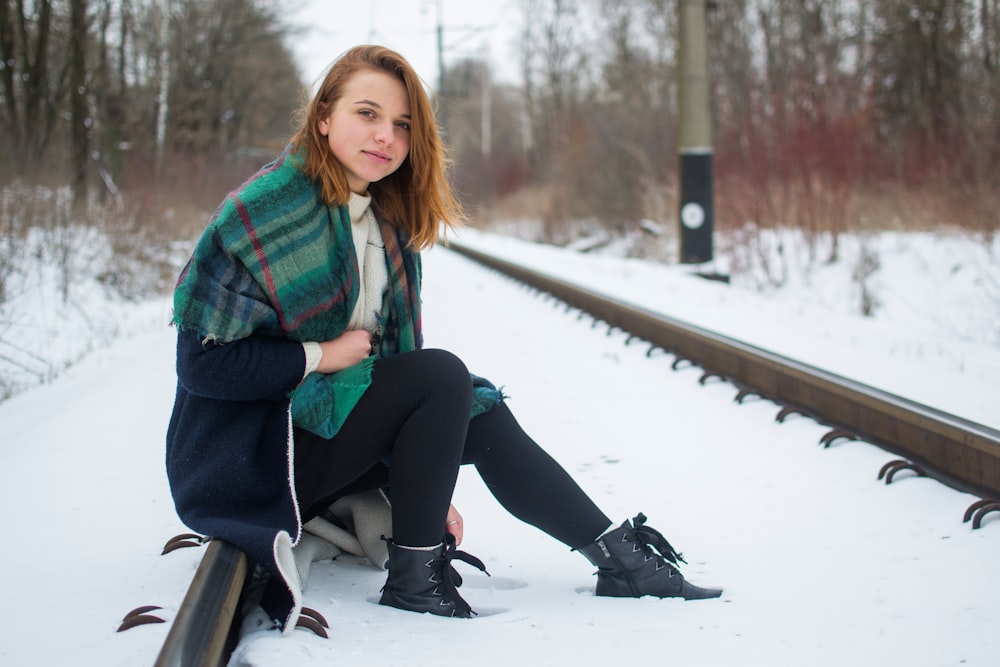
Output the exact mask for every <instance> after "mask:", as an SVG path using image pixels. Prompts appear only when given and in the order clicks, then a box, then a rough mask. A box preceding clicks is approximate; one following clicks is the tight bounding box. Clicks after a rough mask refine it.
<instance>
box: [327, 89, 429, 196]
mask: <svg viewBox="0 0 1000 667" xmlns="http://www.w3.org/2000/svg"><path fill="white" fill-rule="evenodd" d="M319 131H320V133H321V134H323V135H324V136H326V137H327V139H328V140H329V142H330V150H331V151H333V155H334V156H335V157H336V158H337V159H338V160H339V161H340V164H341V165H342V166H343V168H344V172H345V173H346V174H347V183H348V185H349V186H350V188H351V191H352V192H356V193H358V194H365V193H366V192H367V191H368V184H369V183H374V182H375V181H378V180H381V179H383V178H385V177H386V176H388V175H390V174H392V173H393V172H394V171H396V170H397V169H399V166H400V165H401V164H403V160H405V159H406V156H407V154H409V152H410V100H409V96H408V95H407V93H406V87H405V86H404V85H403V83H402V82H401V81H400V80H399V79H397V78H395V77H393V76H390V75H389V74H386V73H385V72H380V71H375V70H362V71H360V72H358V73H357V74H355V75H354V76H352V77H351V78H350V79H348V80H347V84H346V85H345V86H344V89H343V94H342V95H341V96H340V99H339V100H337V103H336V104H335V105H334V107H333V110H332V111H331V112H330V116H329V117H328V118H325V119H321V120H320V121H319Z"/></svg>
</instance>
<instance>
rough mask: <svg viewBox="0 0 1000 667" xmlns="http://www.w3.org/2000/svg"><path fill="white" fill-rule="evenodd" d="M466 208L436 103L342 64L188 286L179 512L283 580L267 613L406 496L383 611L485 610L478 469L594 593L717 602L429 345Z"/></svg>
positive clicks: (288, 612)
mask: <svg viewBox="0 0 1000 667" xmlns="http://www.w3.org/2000/svg"><path fill="white" fill-rule="evenodd" d="M461 220H462V215H461V210H460V206H459V205H458V203H457V202H456V200H455V198H454V196H453V195H452V192H451V190H450V189H449V186H448V184H447V182H446V180H445V159H444V151H443V148H442V146H441V142H440V138H439V135H438V132H437V128H436V125H435V121H434V117H433V113H432V110H431V106H430V103H429V100H428V98H427V95H426V93H425V91H424V89H423V87H422V85H421V82H420V80H419V78H418V77H417V75H416V74H415V72H414V71H413V69H412V67H411V66H410V65H409V64H408V63H407V62H406V61H405V60H404V59H403V58H402V57H401V56H399V55H398V54H396V53H395V52H393V51H390V50H388V49H385V48H381V47H376V46H363V47H358V48H355V49H352V50H351V51H349V52H348V53H346V54H345V55H343V56H342V57H341V58H340V59H338V61H337V62H335V63H334V65H333V66H332V68H331V69H330V71H329V73H328V74H327V75H326V77H325V80H324V81H323V83H322V86H321V87H320V89H319V90H318V91H317V93H316V95H315V97H314V98H313V100H312V101H311V103H310V104H309V106H308V108H307V109H306V110H305V113H304V119H303V121H302V125H301V128H300V130H299V131H298V133H297V134H296V135H295V136H294V137H293V139H292V141H291V143H290V145H289V146H288V148H286V150H285V151H284V153H282V155H281V156H279V157H278V158H277V160H275V161H274V162H272V163H271V164H269V165H267V166H265V167H264V168H263V169H262V170H261V171H259V172H258V173H257V174H255V175H254V176H253V177H252V178H251V179H250V180H248V181H247V182H246V183H244V184H243V185H242V186H241V187H240V188H238V189H237V190H236V191H234V192H233V193H231V194H230V195H229V196H228V197H227V198H226V200H225V201H224V202H223V203H222V204H221V205H220V207H219V209H218V210H217V211H216V213H215V215H214V217H213V219H212V221H211V223H210V224H209V226H208V228H207V229H206V231H205V233H204V234H203V236H202V238H201V240H200V241H199V243H198V245H197V247H196V249H195V251H194V254H193V256H192V258H191V260H190V261H189V262H188V264H187V266H186V267H185V269H184V271H183V272H182V273H181V276H180V278H179V280H178V284H177V288H176V291H175V298H174V323H175V324H176V326H177V328H178V343H177V374H178V386H177V397H176V402H175V406H174V410H173V414H172V417H171V420H170V425H169V430H168V434H167V471H168V477H169V480H170V485H171V490H172V493H173V496H174V501H175V504H176V506H177V510H178V514H179V515H180V517H181V518H182V519H183V520H184V521H185V523H187V524H188V525H189V526H190V527H191V528H192V529H194V530H197V531H200V532H202V533H204V534H207V535H211V536H213V537H216V538H219V539H224V540H227V541H229V542H232V543H234V544H236V545H237V546H239V547H240V548H241V549H243V550H244V551H245V552H246V553H247V554H248V555H249V556H250V557H251V558H252V559H253V560H254V561H255V562H256V563H257V564H258V565H259V566H260V569H262V570H264V571H266V572H268V573H270V575H271V586H270V588H269V591H268V593H267V594H266V595H265V596H264V599H263V601H262V605H263V606H264V608H265V609H266V610H267V611H268V613H269V615H270V618H271V619H272V620H273V622H274V624H275V625H276V626H277V627H280V628H283V629H284V630H285V631H289V630H290V629H291V628H292V627H294V625H295V622H296V619H297V618H298V614H299V613H300V611H301V586H302V582H300V581H299V578H298V575H297V572H296V570H295V566H294V562H293V556H292V546H293V545H294V544H295V543H297V542H298V541H299V538H300V535H301V533H302V524H303V522H304V521H306V520H308V519H310V518H311V517H314V516H316V515H318V514H320V513H322V512H323V511H324V510H325V508H327V507H329V506H330V504H331V503H332V502H333V501H334V500H336V499H338V498H341V497H343V496H346V495H349V494H353V493H357V492H359V491H365V490H371V489H384V490H385V492H386V494H387V496H388V497H389V498H390V499H391V519H392V524H391V525H392V536H391V537H388V538H387V544H386V548H387V557H388V563H387V568H388V578H387V581H386V584H385V587H384V588H383V591H382V597H381V600H380V602H381V603H382V604H385V605H390V606H393V607H397V608H400V609H406V610H411V611H418V612H430V613H433V614H438V615H444V616H459V617H465V618H468V617H469V616H471V615H472V614H473V612H472V610H471V609H470V607H469V605H468V604H467V603H466V602H465V600H463V599H462V597H461V596H460V595H459V594H458V592H457V590H456V588H457V586H458V585H459V583H460V581H461V580H460V577H459V576H458V574H457V573H456V572H454V570H453V569H452V567H451V560H452V558H459V559H462V560H467V561H469V562H472V561H475V563H476V564H478V565H480V566H481V563H479V562H478V561H477V560H476V559H474V558H473V557H471V556H468V554H464V553H463V552H460V551H456V548H455V547H456V545H457V544H458V543H460V541H461V537H462V519H461V516H460V515H459V514H458V512H457V511H456V510H455V508H454V507H453V506H452V505H451V496H452V492H453V490H454V486H455V482H456V479H457V475H458V470H459V466H460V465H462V464H473V465H475V466H476V467H477V469H478V471H479V473H480V475H481V476H482V478H483V480H484V481H485V482H486V484H487V486H488V487H489V488H490V490H491V491H492V493H493V494H494V495H495V496H496V498H497V499H498V500H499V501H500V503H501V504H502V505H503V506H504V507H505V508H506V509H508V510H509V511H510V512H511V513H512V514H513V515H515V516H517V517H518V518H520V519H522V520H523V521H525V522H527V523H529V524H532V525H534V526H537V527H538V528H540V529H541V530H543V531H545V532H546V533H548V534H549V535H551V536H553V537H554V538H556V539H558V540H560V541H562V542H563V543H565V544H566V545H567V546H569V547H570V548H572V549H575V550H578V551H580V553H581V554H583V555H584V556H585V557H586V558H588V559H589V560H590V561H591V562H592V563H593V564H594V565H596V566H597V567H598V581H597V594H598V595H612V596H630V597H639V596H642V595H654V596H659V597H674V596H676V597H684V598H687V599H692V598H706V597H717V596H719V595H720V594H721V591H720V590H717V589H703V588H698V587H696V586H693V585H692V584H690V583H688V582H687V581H685V580H684V578H683V577H682V576H681V575H680V574H679V572H678V571H677V569H676V567H675V566H676V565H677V564H678V560H679V556H678V555H677V554H676V553H675V552H674V551H673V549H672V548H671V547H670V545H669V544H667V542H666V540H664V539H663V537H662V536H661V535H660V534H659V533H657V532H656V531H655V530H652V529H650V528H648V527H646V526H645V525H644V522H645V517H644V516H643V515H642V514H639V515H638V516H637V517H636V518H635V519H634V520H633V522H629V521H625V522H624V523H623V524H621V525H620V526H619V527H618V528H614V529H613V530H611V531H610V532H607V531H608V530H609V528H612V525H611V521H610V519H608V517H607V516H605V515H604V513H603V512H601V510H600V509H598V508H597V507H596V506H595V505H594V503H593V502H592V501H591V500H590V499H589V498H588V497H587V495H586V494H585V493H584V492H583V491H582V490H581V489H580V488H579V486H577V484H576V483H575V482H574V481H573V480H572V479H571V478H570V477H569V475H568V474H567V473H566V472H565V471H564V470H563V469H562V468H561V467H560V466H559V465H558V464H557V463H556V462H555V461H554V460H553V459H552V458H551V457H549V456H548V455H547V454H546V453H545V452H544V451H543V450H542V449H541V448H539V446H538V445H537V444H536V443H535V442H534V441H532V440H531V438H530V437H528V436H527V435H526V434H525V433H524V432H523V431H522V430H521V429H520V427H519V426H518V424H517V422H516V421H515V419H514V417H513V416H512V415H511V413H510V411H509V410H508V408H507V406H506V405H505V404H504V402H503V396H502V395H501V393H500V392H499V391H498V390H497V389H496V388H495V387H494V386H493V385H492V384H490V383H489V382H488V381H486V380H484V379H482V378H479V377H476V376H474V375H471V374H470V373H469V371H468V370H467V369H466V368H465V366H464V364H463V363H462V361H461V360H459V359H458V358H457V357H455V356H454V355H452V354H450V353H448V352H445V351H442V350H433V349H427V350H425V349H422V340H421V333H420V325H421V322H420V255H419V251H420V250H421V249H423V248H427V247H429V246H431V245H432V244H433V243H435V241H436V240H437V237H438V233H439V223H443V224H444V225H446V226H447V227H454V226H455V225H457V224H459V223H460V222H461Z"/></svg>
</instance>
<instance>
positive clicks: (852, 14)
mask: <svg viewBox="0 0 1000 667" xmlns="http://www.w3.org/2000/svg"><path fill="white" fill-rule="evenodd" d="M282 4H283V3H280V2H264V1H254V0H218V1H216V2H201V1H200V0H89V1H88V0H63V1H57V0H35V1H34V2H31V1H28V0H0V127H2V128H3V134H4V143H3V144H2V145H0V175H2V176H3V178H4V180H5V181H7V180H10V179H12V178H14V177H18V178H22V179H25V178H26V179H36V180H42V181H50V182H53V183H64V184H71V185H72V186H73V192H74V194H75V198H77V199H79V198H80V197H82V196H90V197H93V196H106V195H107V194H108V193H114V192H116V191H124V192H126V193H129V192H149V191H150V189H161V190H162V189H163V188H167V189H168V190H169V189H170V188H173V189H174V190H173V191H174V192H175V193H176V192H178V191H180V192H182V194H183V196H184V197H186V198H188V199H198V198H200V197H203V198H204V200H205V202H213V201H215V200H217V199H218V196H219V194H220V193H221V192H223V191H224V190H223V189H222V188H223V187H224V186H223V184H225V186H232V185H234V184H235V182H236V181H237V180H238V179H239V177H240V176H242V175H245V174H244V173H243V172H245V170H246V168H247V165H251V164H256V163H259V162H260V160H261V158H263V157H265V156H268V155H270V154H271V153H272V152H273V151H274V150H275V148H276V147H278V146H280V145H281V143H282V142H283V141H284V140H285V139H287V137H288V136H289V134H290V133H291V126H290V124H289V123H290V119H291V117H292V115H293V112H294V109H295V108H296V107H297V106H298V105H299V103H300V101H301V94H302V87H303V84H302V82H301V77H300V76H299V74H298V72H297V70H296V67H295V64H294V62H293V59H292V56H291V53H290V51H289V48H288V44H289V43H290V40H291V39H293V38H294V30H293V27H292V26H290V25H288V24H287V23H285V22H284V20H283V13H282V11H281V5H282ZM677 4H678V3H677V0H631V1H625V2H622V1H621V0H521V1H520V2H519V3H518V4H517V5H516V10H517V11H512V12H511V20H513V21H519V22H520V23H521V24H522V25H523V29H522V40H521V45H520V46H521V49H520V53H521V62H520V65H521V70H522V72H523V77H522V80H521V81H520V82H519V84H517V85H499V84H495V83H494V82H493V80H492V76H491V73H490V63H489V62H484V61H482V60H478V59H475V58H465V59H459V56H457V55H455V56H450V55H449V56H448V57H447V59H446V70H445V72H444V73H443V74H444V76H443V77H442V80H441V82H440V83H441V84H442V89H441V90H439V91H435V92H436V94H437V96H438V99H439V102H440V121H441V123H442V126H443V128H444V129H445V132H446V136H447V139H448V141H449V144H450V146H451V148H452V152H453V156H454V160H455V168H454V178H455V181H456V184H457V185H458V188H459V190H460V191H461V192H462V195H463V197H464V198H465V200H466V201H467V202H468V203H469V204H470V206H471V207H472V208H473V209H474V210H480V211H482V212H483V213H484V214H486V213H490V212H493V213H494V214H495V215H498V216H499V215H503V214H510V215H513V214H517V215H530V216H534V217H536V218H541V219H543V220H545V221H546V224H547V225H548V227H547V228H548V229H549V231H550V234H551V236H552V237H553V238H559V237H561V236H565V235H566V234H571V233H572V226H571V224H570V221H575V220H579V219H582V218H589V219H596V220H599V221H601V223H602V224H604V225H606V226H607V227H609V228H611V229H617V230H627V229H630V228H634V227H636V226H637V225H639V224H640V222H641V221H642V220H643V219H647V218H651V219H654V220H657V221H669V220H670V219H672V218H673V217H674V216H675V214H676V212H675V208H674V207H675V201H676V195H675V191H676V176H677V174H676V171H677V156H676V141H675V138H676V108H677V104H676V102H677V48H676V47H677V41H678V35H677V14H678V11H677ZM706 4H707V6H708V10H707V12H708V13H707V16H708V48H709V58H710V68H711V71H710V76H711V84H712V89H713V108H712V117H713V127H714V147H715V154H716V160H715V165H716V174H717V188H716V192H717V194H716V198H717V224H718V225H720V226H723V227H725V226H727V225H730V226H739V225H743V224H746V223H752V224H755V225H761V226H770V225H786V224H787V225H795V226H804V227H807V228H815V229H832V230H834V231H839V230H843V229H846V228H850V227H852V226H856V225H859V224H860V225H865V224H876V225H886V224H902V225H923V224H930V223H949V224H950V223H954V224H961V225H966V226H972V227H977V228H978V227H984V228H986V229H989V230H994V229H996V227H997V222H996V218H997V216H996V214H995V213H994V211H995V210H997V208H998V201H997V195H996V194H995V193H996V191H997V190H998V187H997V186H998V185H1000V182H998V181H1000V176H998V168H997V166H996V165H997V164H998V158H1000V155H998V152H1000V110H998V104H1000V0H916V1H911V2H903V1H901V0H863V1H862V0H721V1H715V2H707V3H706ZM404 55H405V54H404ZM435 83H438V82H435ZM175 198H176V195H175ZM918 218H919V219H918Z"/></svg>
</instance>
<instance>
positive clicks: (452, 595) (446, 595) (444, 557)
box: [428, 533, 490, 614]
mask: <svg viewBox="0 0 1000 667" xmlns="http://www.w3.org/2000/svg"><path fill="white" fill-rule="evenodd" d="M453 560H460V561H462V562H463V563H468V564H469V565H471V566H473V567H475V568H476V569H478V570H479V571H480V572H483V573H484V574H486V576H487V577H488V576H490V573H489V572H487V571H486V565H484V564H483V561H481V560H479V559H478V558H476V557H475V556H473V555H472V554H470V553H467V552H465V551H460V550H459V549H458V547H457V545H456V544H455V536H454V535H452V534H451V533H447V534H446V535H445V540H444V551H443V552H442V554H441V557H440V558H435V559H433V560H431V561H429V562H428V565H431V564H433V566H432V572H434V573H435V574H431V577H430V582H431V583H433V584H437V588H435V589H434V592H435V594H437V595H440V596H441V597H442V600H441V604H453V605H455V607H456V608H458V609H462V610H463V611H465V612H468V613H471V614H475V613H476V612H474V611H473V610H472V607H470V606H469V603H468V602H466V601H465V600H464V599H463V598H462V596H461V595H459V593H458V587H459V586H461V585H462V575H460V574H459V573H458V571H457V570H456V569H455V568H454V567H453V566H452V564H451V562H452V561H453ZM437 572H441V575H442V576H441V581H438V580H437V576H436V573H437Z"/></svg>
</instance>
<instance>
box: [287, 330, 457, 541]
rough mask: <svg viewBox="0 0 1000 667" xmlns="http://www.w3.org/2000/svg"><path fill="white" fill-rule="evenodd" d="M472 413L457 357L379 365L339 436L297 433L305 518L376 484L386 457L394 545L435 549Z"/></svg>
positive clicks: (426, 353)
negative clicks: (335, 499)
mask: <svg viewBox="0 0 1000 667" xmlns="http://www.w3.org/2000/svg"><path fill="white" fill-rule="evenodd" d="M471 407H472V381H471V378H470V376H469V372H468V369H466V367H465V364H463V363H462V361H461V360H460V359H458V357H456V356H455V355H453V354H451V353H449V352H445V351H442V350H418V351H415V352H408V353H405V354H400V355H396V356H393V357H387V358H385V359H379V360H377V361H376V362H375V365H374V369H373V371H372V384H371V386H370V387H369V388H368V390H367V391H366V392H365V394H364V396H362V397H361V400H360V401H359V402H358V404H357V406H356V407H355V408H354V410H352V411H351V414H350V416H349V417H348V418H347V421H346V422H345V423H344V425H343V426H342V427H341V429H340V431H339V432H338V433H337V435H335V436H334V437H333V438H332V439H330V440H326V439H323V438H319V437H317V436H314V435H312V434H308V433H305V432H303V431H301V430H297V431H296V433H295V438H296V443H295V485H296V492H297V493H298V495H299V502H300V504H301V506H302V507H303V508H308V509H306V516H308V515H309V513H310V511H312V512H315V508H316V506H318V505H320V504H321V503H322V502H324V499H328V498H331V497H333V496H334V495H336V494H338V493H343V492H344V491H345V489H350V488H354V489H355V490H360V487H358V484H362V483H369V484H371V483H377V481H378V480H379V479H380V477H379V475H380V474H381V475H384V470H382V471H380V470H379V467H380V466H381V465H382V460H383V458H384V457H387V456H388V457H389V458H390V459H391V462H390V465H389V468H388V479H387V481H388V485H389V487H390V489H391V494H392V524H393V539H394V541H395V542H396V543H397V544H400V545H408V546H431V545H435V544H439V543H440V542H441V537H442V535H443V534H444V522H445V516H446V515H447V513H448V506H449V504H450V503H451V496H452V493H453V491H454V488H455V481H456V480H457V477H458V468H459V465H460V464H461V459H462V450H463V447H464V443H465V439H466V431H467V429H468V426H469V414H470V411H471ZM366 478H367V479H366Z"/></svg>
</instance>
